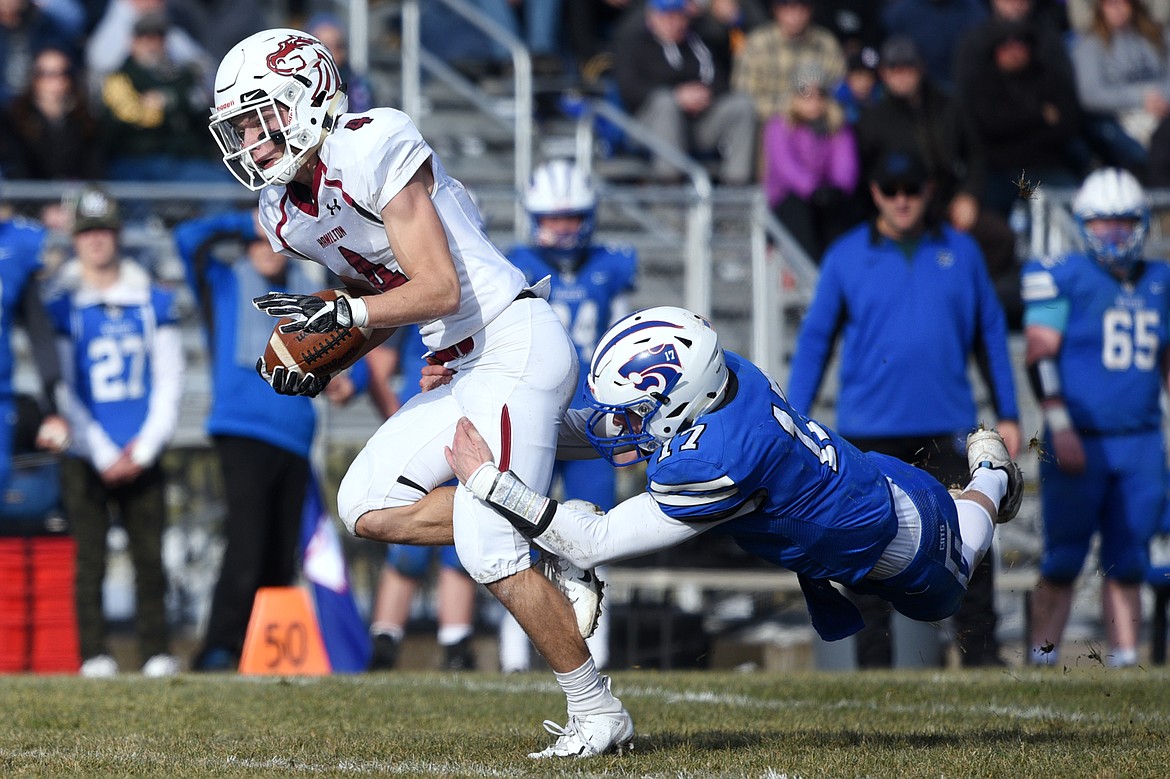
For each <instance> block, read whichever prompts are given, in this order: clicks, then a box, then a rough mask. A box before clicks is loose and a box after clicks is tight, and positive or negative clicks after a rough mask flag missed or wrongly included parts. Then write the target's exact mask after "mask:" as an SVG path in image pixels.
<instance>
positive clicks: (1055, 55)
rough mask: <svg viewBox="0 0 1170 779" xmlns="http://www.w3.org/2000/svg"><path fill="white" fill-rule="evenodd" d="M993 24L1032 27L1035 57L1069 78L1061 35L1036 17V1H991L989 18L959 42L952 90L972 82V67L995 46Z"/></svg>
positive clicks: (1047, 20)
mask: <svg viewBox="0 0 1170 779" xmlns="http://www.w3.org/2000/svg"><path fill="white" fill-rule="evenodd" d="M996 21H1006V22H1025V23H1028V24H1030V25H1031V26H1032V30H1033V33H1034V37H1035V54H1034V56H1035V57H1036V58H1037V59H1039V60H1040V61H1041V62H1043V63H1045V64H1046V65H1048V66H1050V67H1054V68H1060V69H1061V70H1062V71H1064V72H1065V73H1066V74H1067V76H1068V77H1070V78H1071V77H1072V72H1073V70H1072V61H1071V60H1070V59H1069V56H1068V49H1067V48H1066V47H1065V43H1064V32H1063V30H1061V28H1060V27H1059V26H1058V25H1057V24H1056V22H1055V21H1054V20H1053V19H1052V17H1051V15H1045V14H1039V13H1037V11H1036V1H1035V0H991V16H989V17H987V18H986V19H985V20H983V21H982V22H980V23H979V24H977V25H975V26H974V27H972V28H971V29H970V30H968V31H967V34H966V35H964V36H963V39H962V40H961V41H960V42H959V50H958V56H957V57H956V59H955V87H956V89H958V90H960V91H961V90H962V89H963V84H964V83H968V82H970V80H971V76H970V74H969V73H968V69H969V66H970V65H971V63H974V62H979V61H981V60H984V59H986V58H987V56H988V50H989V49H990V47H992V46H993V45H994V44H993V43H992V41H991V39H990V38H991V36H993V35H994V33H995V28H996V24H995V22H996Z"/></svg>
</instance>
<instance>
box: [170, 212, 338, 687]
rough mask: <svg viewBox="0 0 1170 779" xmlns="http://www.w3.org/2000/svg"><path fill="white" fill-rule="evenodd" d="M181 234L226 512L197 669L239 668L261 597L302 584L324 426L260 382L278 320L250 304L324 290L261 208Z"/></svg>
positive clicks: (178, 229) (300, 400)
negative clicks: (230, 243)
mask: <svg viewBox="0 0 1170 779" xmlns="http://www.w3.org/2000/svg"><path fill="white" fill-rule="evenodd" d="M174 238H175V247H176V248H177V249H178V252H179V256H180V257H181V258H182V261H183V268H184V271H185V273H186V277H187V284H188V285H190V288H191V291H192V293H193V294H194V296H195V300H196V302H197V303H198V304H199V308H200V312H201V313H202V315H203V321H204V323H205V325H206V328H207V344H208V346H209V347H210V354H209V359H210V362H211V408H210V410H209V412H208V415H207V433H208V435H209V436H210V437H211V441H212V446H213V448H214V449H215V453H216V459H217V460H218V461H219V466H220V472H221V474H222V476H223V485H224V502H225V504H226V514H225V516H224V522H223V538H224V544H225V545H224V553H223V560H222V561H221V563H220V569H219V573H218V575H217V577H216V583H215V589H214V591H213V595H212V598H211V608H210V612H209V615H208V620H207V629H206V631H205V632H204V636H203V645H202V647H201V648H200V650H199V652H198V654H197V655H196V656H195V660H194V663H193V669H194V670H196V671H234V670H235V669H236V666H237V665H238V663H239V658H240V654H241V653H242V652H243V648H244V638H245V636H246V634H247V631H248V621H249V619H250V618H251V615H252V603H253V601H254V600H255V597H256V591H257V590H258V589H259V588H261V587H283V586H288V585H290V584H292V583H293V581H294V580H295V579H296V575H297V570H298V565H299V560H298V555H297V543H298V540H299V538H300V532H301V513H302V510H303V508H304V502H305V488H306V485H307V484H308V483H309V478H310V470H309V450H310V448H311V446H312V443H313V434H314V432H315V430H316V424H317V418H316V414H315V412H314V410H313V402H312V401H311V400H309V398H305V397H290V396H287V395H278V396H276V397H273V394H272V392H271V390H270V389H269V388H268V387H267V386H265V384H264V382H260V381H256V368H255V366H256V355H258V354H262V353H263V352H264V345H265V344H266V343H268V338H269V337H270V336H271V334H272V318H271V317H269V316H267V315H265V314H263V313H261V312H259V311H257V310H256V309H255V307H254V306H253V305H252V298H254V297H257V296H258V295H262V294H264V293H265V292H267V291H269V290H280V291H282V292H297V293H303V294H309V293H311V292H314V291H315V290H318V289H320V288H321V287H322V286H323V285H324V274H323V273H320V272H319V269H318V268H314V267H312V266H308V265H306V264H305V263H300V262H290V261H289V259H288V257H285V256H284V255H283V254H280V253H278V252H275V251H273V250H272V247H271V246H269V244H268V239H266V238H265V237H264V233H263V232H262V231H261V230H260V228H259V224H258V223H257V221H256V209H254V208H253V209H245V210H240V211H230V212H227V213H222V214H214V215H211V216H206V217H201V218H197V219H191V220H188V221H185V222H181V223H179V224H178V225H176V226H175V229H174ZM229 239H230V240H235V241H239V242H241V243H242V244H243V251H242V252H240V253H238V254H237V253H229V252H226V251H224V249H225V248H227V247H226V246H225V245H224V244H223V241H224V240H229Z"/></svg>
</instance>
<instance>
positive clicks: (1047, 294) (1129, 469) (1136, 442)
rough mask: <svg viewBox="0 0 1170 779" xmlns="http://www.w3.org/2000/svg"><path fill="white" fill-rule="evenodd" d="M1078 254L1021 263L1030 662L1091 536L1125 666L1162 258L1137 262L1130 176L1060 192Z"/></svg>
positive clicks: (1165, 301)
mask: <svg viewBox="0 0 1170 779" xmlns="http://www.w3.org/2000/svg"><path fill="white" fill-rule="evenodd" d="M1073 214H1074V216H1075V217H1076V220H1077V223H1078V224H1079V225H1080V229H1081V233H1082V235H1083V238H1084V242H1085V245H1086V250H1085V251H1074V252H1070V253H1068V254H1066V255H1064V256H1063V257H1059V258H1056V259H1044V260H1036V261H1032V262H1029V263H1028V264H1027V265H1026V266H1025V267H1024V269H1023V274H1022V278H1023V297H1024V302H1025V306H1026V307H1025V309H1024V325H1025V330H1024V331H1025V336H1026V338H1027V356H1026V361H1027V365H1028V375H1029V377H1030V379H1031V383H1032V388H1033V390H1034V391H1035V392H1036V395H1037V397H1038V398H1039V400H1040V403H1041V407H1042V409H1043V412H1044V423H1045V441H1044V445H1045V450H1046V452H1048V453H1049V454H1051V456H1046V457H1042V458H1041V461H1040V487H1041V505H1042V508H1043V517H1044V552H1043V557H1042V559H1041V563H1040V582H1039V583H1038V585H1037V587H1036V590H1035V592H1034V593H1033V594H1032V635H1031V653H1030V656H1029V659H1030V661H1031V662H1033V663H1036V664H1040V665H1055V664H1056V663H1058V662H1059V657H1060V654H1059V652H1060V641H1061V638H1062V636H1063V634H1064V628H1065V625H1066V623H1067V622H1068V616H1069V611H1070V609H1071V607H1072V597H1073V584H1074V582H1075V580H1076V578H1077V575H1078V574H1079V573H1080V570H1081V567H1082V566H1083V565H1084V562H1085V556H1086V555H1087V554H1088V551H1089V544H1090V541H1091V540H1092V538H1093V536H1094V535H1095V534H1099V536H1100V541H1101V545H1100V568H1101V570H1102V571H1103V572H1104V576H1105V582H1104V586H1103V587H1102V589H1101V596H1102V599H1103V603H1102V613H1103V616H1104V619H1103V621H1104V623H1105V629H1106V631H1107V635H1108V641H1109V648H1110V652H1109V654H1108V655H1107V656H1106V661H1107V662H1108V663H1109V664H1110V665H1114V666H1129V665H1134V664H1136V663H1137V641H1138V633H1139V629H1140V627H1141V601H1140V598H1139V590H1140V585H1141V582H1142V578H1143V576H1144V575H1145V568H1146V564H1147V549H1146V545H1147V543H1148V542H1149V540H1150V537H1151V536H1152V535H1153V533H1154V530H1155V529H1156V527H1157V525H1158V522H1159V519H1160V517H1161V516H1162V509H1163V502H1164V501H1165V493H1166V474H1165V471H1166V468H1165V455H1164V442H1163V440H1162V411H1161V407H1160V405H1159V396H1160V392H1161V389H1162V386H1163V381H1164V380H1165V377H1166V370H1167V361H1166V357H1167V354H1166V348H1167V322H1168V320H1170V317H1168V309H1170V266H1167V265H1166V264H1165V263H1162V262H1147V261H1145V260H1144V259H1142V248H1143V246H1144V244H1145V238H1146V234H1147V232H1148V229H1149V223H1150V210H1149V206H1148V205H1147V202H1146V195H1145V192H1144V191H1143V190H1142V188H1141V185H1140V184H1138V182H1137V179H1136V178H1134V177H1133V175H1132V174H1130V173H1128V172H1126V171H1124V170H1119V169H1114V168H1104V169H1101V170H1098V171H1095V172H1094V173H1092V174H1091V175H1090V176H1089V177H1088V178H1086V179H1085V181H1084V183H1083V185H1082V186H1081V188H1080V190H1079V191H1078V192H1077V194H1076V197H1075V198H1074V200H1073Z"/></svg>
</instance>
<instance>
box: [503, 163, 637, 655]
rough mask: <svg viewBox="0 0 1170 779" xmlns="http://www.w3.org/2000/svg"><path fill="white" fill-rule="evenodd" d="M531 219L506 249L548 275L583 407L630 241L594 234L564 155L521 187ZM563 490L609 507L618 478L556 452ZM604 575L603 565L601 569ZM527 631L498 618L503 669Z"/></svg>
mask: <svg viewBox="0 0 1170 779" xmlns="http://www.w3.org/2000/svg"><path fill="white" fill-rule="evenodd" d="M524 205H525V208H527V210H528V215H529V217H530V218H531V220H532V242H531V243H530V244H527V245H524V246H517V247H514V248H513V249H511V250H510V251H509V252H508V259H509V260H511V261H512V264H513V265H515V266H516V267H517V268H519V269H520V271H521V272H522V273H523V274H524V276H525V277H526V278H527V280H528V283H529V284H535V283H537V282H538V281H540V280H541V279H543V278H545V277H551V283H552V287H551V291H550V294H549V299H548V302H549V304H550V305H551V306H552V308H553V310H554V311H555V312H556V313H557V316H559V317H560V319H561V324H563V325H564V326H565V329H566V330H567V331H568V332H569V336H570V337H571V338H572V339H573V345H574V346H576V347H577V356H578V357H579V358H580V360H581V370H580V372H579V374H578V377H579V378H578V385H577V392H576V395H574V398H573V402H572V404H571V405H570V408H587V406H586V403H585V396H586V394H587V392H588V388H587V387H586V385H585V376H586V374H587V373H588V370H589V359H590V358H591V357H592V356H593V349H594V347H596V346H597V341H598V339H599V338H600V337H601V333H602V332H603V331H604V330H605V329H606V328H607V327H609V326H610V325H611V324H613V323H614V322H616V321H617V320H619V319H621V318H622V317H624V316H625V315H626V314H628V313H629V312H630V304H629V295H630V293H631V292H633V290H634V287H635V283H636V279H637V272H638V258H637V255H636V254H635V252H634V249H633V247H630V246H618V245H612V244H596V243H594V242H593V230H594V227H595V225H596V212H597V192H596V190H594V188H593V182H592V180H591V179H590V177H589V175H588V174H587V173H585V172H584V171H583V170H581V169H580V168H578V167H577V166H576V165H574V164H573V163H572V162H571V161H569V160H563V159H558V160H551V161H549V162H546V163H545V164H544V165H541V166H540V167H538V168H537V169H536V170H535V171H533V173H532V178H531V179H530V181H529V184H528V190H527V192H526V193H525V197H524ZM557 479H560V481H561V489H562V493H563V494H564V495H566V496H570V495H571V496H573V497H574V498H578V499H581V500H585V501H588V502H589V503H592V504H594V505H596V506H599V507H600V508H601V509H602V510H604V511H608V510H609V509H611V508H613V505H614V503H615V501H616V488H617V484H616V482H617V479H616V478H615V472H614V469H613V468H612V467H611V466H610V465H609V463H606V462H603V461H601V460H558V461H557V463H556V466H555V468H554V470H553V481H554V483H555V482H556V480H557ZM601 575H602V578H603V579H604V572H601ZM587 643H588V644H589V651H590V652H591V653H592V654H593V658H594V660H595V661H596V663H597V665H598V667H601V666H604V665H605V663H606V660H607V658H608V654H609V651H608V650H609V648H608V635H607V632H606V623H605V619H604V617H603V618H602V620H601V621H600V622H599V623H598V626H597V630H596V632H595V633H594V635H593V636H592V637H591V638H590V639H589V641H588V642H587ZM528 657H529V653H528V637H527V636H525V635H524V632H523V630H521V629H520V626H519V625H518V624H517V623H516V621H515V619H513V618H512V617H511V615H508V614H505V615H504V617H503V621H502V623H501V625H500V664H501V666H502V668H503V670H505V671H512V670H527V668H528Z"/></svg>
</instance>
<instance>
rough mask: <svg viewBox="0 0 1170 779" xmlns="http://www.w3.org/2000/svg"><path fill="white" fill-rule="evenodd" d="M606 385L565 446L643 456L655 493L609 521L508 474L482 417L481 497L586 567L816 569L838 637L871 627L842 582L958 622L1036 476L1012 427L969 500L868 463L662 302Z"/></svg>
mask: <svg viewBox="0 0 1170 779" xmlns="http://www.w3.org/2000/svg"><path fill="white" fill-rule="evenodd" d="M433 375H434V376H435V380H436V381H441V380H443V377H441V376H439V375H436V374H433ZM589 391H590V399H589V403H590V405H591V406H592V407H593V410H592V411H591V412H580V411H579V412H574V411H570V412H568V415H567V416H566V419H565V424H564V425H562V434H561V444H562V446H561V448H560V449H559V450H558V452H559V453H560V454H563V455H568V454H570V453H575V454H577V455H579V456H583V455H584V453H585V450H586V446H587V445H588V444H591V445H592V447H593V448H595V449H596V450H597V451H598V452H600V453H601V455H602V456H603V457H605V458H606V459H608V460H610V461H611V462H613V461H614V457H615V455H616V454H617V453H619V452H621V451H626V450H629V449H631V448H633V449H636V450H637V451H638V452H639V457H638V458H637V459H638V460H648V461H649V462H648V464H647V472H646V476H647V488H646V492H644V493H641V494H639V495H637V496H635V497H633V498H630V499H629V500H626V501H623V502H622V503H621V504H619V505H618V506H617V507H616V508H614V509H613V510H611V511H609V512H606V513H605V514H603V515H596V514H591V513H590V512H588V511H584V510H574V509H572V508H569V507H566V506H564V505H560V504H558V503H557V502H556V501H553V500H551V499H549V498H547V497H545V496H542V495H538V494H536V493H535V491H533V490H532V489H530V488H528V487H527V486H526V485H525V484H524V483H523V482H521V481H520V480H519V479H517V478H516V477H515V476H514V475H513V474H511V473H510V472H508V471H504V472H502V473H501V472H500V471H499V470H497V468H496V466H495V464H494V462H493V461H492V453H491V451H490V449H489V447H488V446H487V444H486V443H485V442H484V440H483V438H482V437H480V436H479V434H478V432H477V431H476V430H475V427H474V426H473V425H472V424H471V422H470V421H468V420H466V419H464V420H461V422H460V424H459V427H458V428H457V431H456V434H455V438H454V441H453V443H452V446H451V447H450V448H449V449H448V450H447V458H448V461H449V462H450V463H451V465H452V467H453V468H454V470H455V472H456V474H457V475H458V477H459V479H460V481H461V482H463V483H464V484H466V485H467V487H468V489H470V490H471V492H472V493H473V494H475V495H476V497H477V498H479V499H480V500H483V501H485V502H487V503H488V505H490V506H491V507H492V508H493V509H495V510H496V511H497V512H499V513H500V514H501V515H503V516H504V517H506V518H507V519H508V520H509V521H511V522H512V524H513V525H514V526H515V527H516V528H517V529H519V530H520V532H522V533H523V534H525V535H526V536H528V537H529V538H530V539H532V540H533V542H534V543H536V544H537V545H539V546H541V547H543V548H547V549H549V550H550V551H553V552H555V553H557V554H560V555H564V556H565V557H567V558H568V559H570V560H572V561H573V562H574V563H576V564H577V565H582V566H584V565H589V566H593V565H599V564H603V563H608V562H613V561H616V560H621V559H624V558H627V557H634V556H638V555H643V554H648V553H650V552H654V551H657V550H660V549H665V548H668V547H671V546H674V545H676V544H679V543H681V542H683V541H685V540H687V539H689V538H693V537H695V536H697V535H699V534H701V533H704V532H706V531H712V532H717V533H725V534H728V535H730V536H731V537H732V539H734V540H735V542H736V543H738V544H739V545H740V546H741V547H742V548H743V549H745V550H746V551H748V552H750V553H752V554H755V555H757V556H759V557H761V558H763V559H765V560H767V561H769V562H772V563H774V564H776V565H780V566H783V567H785V568H788V569H789V570H792V571H794V572H795V573H796V574H797V575H798V577H799V580H800V585H801V589H802V591H803V592H804V595H805V599H806V601H807V603H808V606H809V613H810V616H811V618H812V624H813V627H814V628H815V629H816V630H817V632H818V633H819V634H820V635H821V636H822V637H823V638H825V639H827V640H836V639H841V638H845V637H846V636H848V635H851V634H853V633H855V632H856V631H858V630H859V629H860V628H861V627H862V620H861V615H860V614H859V613H858V611H857V607H856V606H855V605H854V604H853V603H852V602H851V601H850V600H849V599H848V598H847V597H845V596H844V595H843V594H841V593H840V592H839V591H838V590H837V589H835V588H834V587H833V586H832V584H833V583H836V584H839V585H841V586H844V587H847V588H848V589H850V590H853V591H856V592H866V593H872V594H875V595H878V596H879V597H881V598H884V599H885V600H887V601H889V602H890V604H891V605H893V607H894V608H896V609H897V610H898V611H899V612H901V613H902V614H905V615H906V616H908V617H910V618H912V619H917V620H924V621H935V620H941V619H944V618H945V617H948V616H950V615H951V614H953V613H954V612H955V611H956V610H957V609H958V607H959V604H960V602H961V601H962V599H963V595H964V593H965V591H966V585H967V579H968V576H969V574H970V571H971V570H972V569H973V568H974V566H975V564H976V563H977V562H978V561H979V559H980V558H981V557H982V556H983V555H984V554H985V553H986V552H987V550H988V548H989V547H990V545H991V541H992V536H993V531H994V528H995V524H996V523H997V522H999V523H1002V522H1007V521H1010V520H1011V519H1012V518H1014V517H1015V515H1016V513H1017V512H1018V511H1019V507H1020V500H1021V497H1022V495H1023V478H1022V475H1021V473H1020V469H1019V466H1018V465H1016V464H1015V463H1014V462H1012V460H1011V459H1010V458H1009V457H1008V454H1007V448H1006V447H1005V446H1004V443H1003V439H1002V438H1001V437H1000V436H999V434H998V433H996V432H995V431H994V430H983V429H981V430H977V431H976V432H974V433H972V434H971V435H970V436H969V437H968V442H967V454H968V461H969V464H970V468H971V481H970V483H969V484H968V485H967V487H966V489H965V490H963V491H962V493H961V494H959V495H958V496H957V497H955V498H952V497H951V495H950V494H948V492H947V490H946V488H944V487H943V486H942V485H941V484H940V483H939V482H938V481H937V480H936V479H935V478H934V477H932V476H931V475H929V474H928V473H926V472H924V471H921V470H919V469H917V468H914V467H913V466H911V465H908V464H906V463H904V462H902V461H901V460H898V459H896V458H893V457H889V456H887V455H882V454H878V453H872V452H871V453H863V452H861V451H860V450H858V449H857V448H856V447H854V446H853V445H851V444H850V443H848V442H847V441H846V440H845V439H843V438H841V437H840V436H839V435H837V434H836V433H835V432H833V431H832V430H829V429H828V428H825V427H823V426H822V425H820V424H819V423H817V422H816V421H815V420H812V419H809V418H807V417H803V416H801V415H800V414H798V413H797V412H796V411H795V410H794V409H793V408H792V406H790V405H789V403H788V401H787V400H786V399H785V397H784V394H783V392H781V390H780V388H779V387H778V386H777V385H776V383H775V382H774V381H772V380H771V379H770V378H769V377H768V376H767V375H765V374H764V373H763V372H762V371H760V369H759V368H757V367H756V366H754V365H753V364H751V363H750V362H748V361H747V360H745V359H744V358H742V357H740V356H739V355H736V354H734V353H732V352H725V351H724V350H723V349H722V347H721V346H720V345H719V339H718V337H717V336H716V334H715V331H714V330H713V329H712V328H711V326H710V324H709V323H708V322H707V321H706V320H705V319H703V318H702V317H700V316H698V315H697V314H694V313H691V312H689V311H686V310H684V309H680V308H673V307H669V306H663V307H658V308H651V309H647V310H644V311H641V312H638V313H636V314H633V315H631V316H629V317H627V318H626V319H624V320H622V321H621V322H619V323H618V324H616V325H614V327H612V328H611V329H610V330H609V331H608V332H607V333H605V335H603V336H602V338H601V344H600V346H599V347H598V349H597V351H596V353H595V354H594V356H593V360H592V363H591V365H590V369H589Z"/></svg>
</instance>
